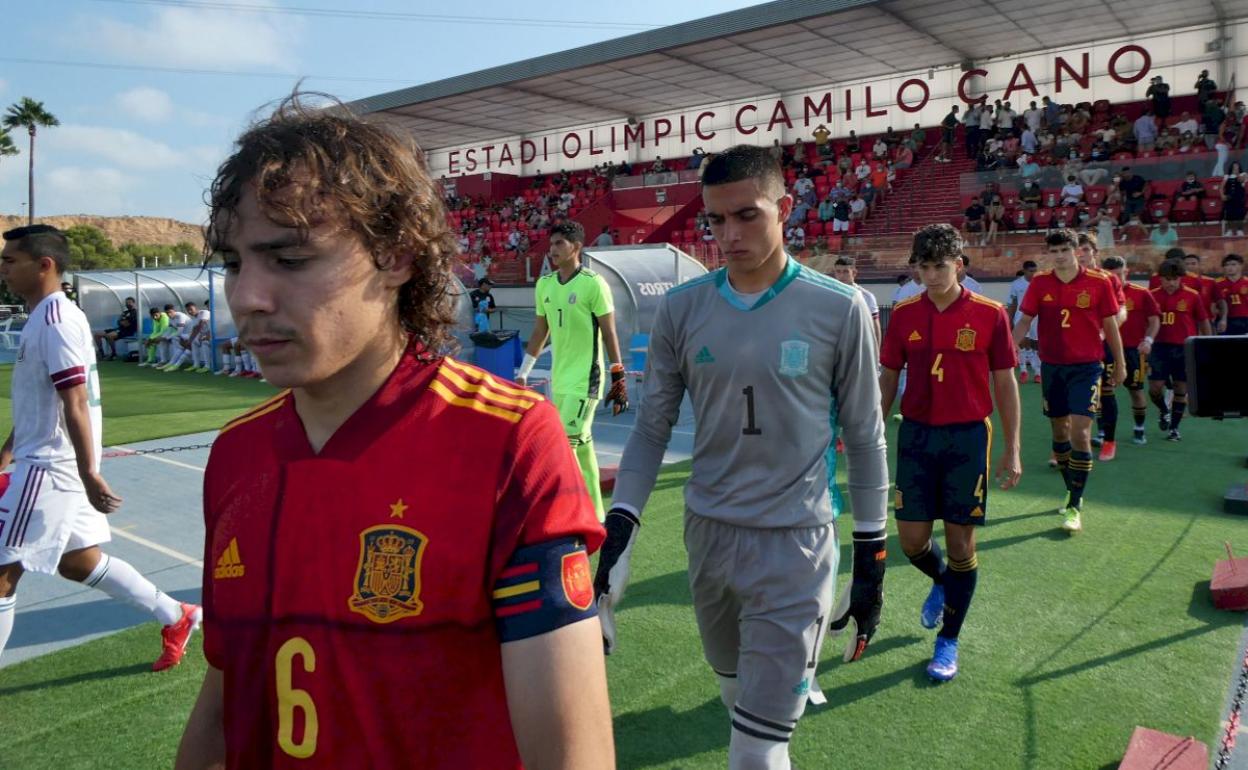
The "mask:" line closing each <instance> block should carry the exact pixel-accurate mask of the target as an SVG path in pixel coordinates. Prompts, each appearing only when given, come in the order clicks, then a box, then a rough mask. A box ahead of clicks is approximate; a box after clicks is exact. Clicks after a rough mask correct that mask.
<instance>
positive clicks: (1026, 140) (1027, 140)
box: [1019, 102, 1040, 155]
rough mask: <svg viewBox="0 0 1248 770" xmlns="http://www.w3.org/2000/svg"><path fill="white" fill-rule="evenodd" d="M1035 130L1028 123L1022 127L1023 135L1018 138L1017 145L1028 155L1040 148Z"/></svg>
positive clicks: (1033, 153)
mask: <svg viewBox="0 0 1248 770" xmlns="http://www.w3.org/2000/svg"><path fill="white" fill-rule="evenodd" d="M1032 104H1035V102H1032ZM1036 130H1037V129H1034V128H1032V127H1031V125H1030V124H1028V125H1027V126H1026V127H1025V128H1024V129H1023V135H1022V136H1021V137H1020V138H1019V145H1020V146H1021V147H1022V149H1023V152H1025V153H1027V154H1028V155H1035V154H1036V151H1037V150H1039V149H1040V140H1039V139H1037V138H1036Z"/></svg>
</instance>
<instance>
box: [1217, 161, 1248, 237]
mask: <svg viewBox="0 0 1248 770" xmlns="http://www.w3.org/2000/svg"><path fill="white" fill-rule="evenodd" d="M1246 185H1248V174H1245V173H1244V170H1243V168H1241V167H1240V165H1239V161H1235V162H1233V163H1231V167H1230V168H1229V169H1227V172H1226V176H1225V177H1224V178H1223V180H1222V201H1223V203H1222V220H1223V222H1225V225H1224V226H1223V227H1224V229H1223V231H1222V234H1223V235H1227V236H1230V235H1237V236H1241V237H1242V236H1243V234H1244V213H1245V207H1246V206H1248V201H1246V200H1245V198H1246V197H1248V195H1246V191H1245V186H1246Z"/></svg>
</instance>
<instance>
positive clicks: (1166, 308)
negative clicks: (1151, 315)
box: [1153, 285, 1209, 345]
mask: <svg viewBox="0 0 1248 770" xmlns="http://www.w3.org/2000/svg"><path fill="white" fill-rule="evenodd" d="M1153 297H1154V298H1155V299H1156V300H1157V307H1158V309H1159V310H1160V313H1161V331H1159V332H1157V340H1156V341H1157V342H1161V343H1164V344H1166V345H1182V344H1183V341H1184V340H1186V339H1187V338H1188V337H1195V336H1196V334H1197V333H1198V331H1199V329H1200V322H1201V321H1208V320H1209V311H1208V310H1207V309H1206V308H1205V301H1204V300H1203V299H1202V298H1201V296H1200V292H1198V291H1196V290H1195V289H1193V288H1192V287H1190V286H1182V285H1181V286H1179V290H1178V291H1176V292H1175V293H1173V294H1169V293H1167V292H1166V290H1165V289H1153Z"/></svg>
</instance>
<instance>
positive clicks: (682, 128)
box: [447, 45, 1152, 174]
mask: <svg viewBox="0 0 1248 770" xmlns="http://www.w3.org/2000/svg"><path fill="white" fill-rule="evenodd" d="M1128 54H1135V55H1136V57H1138V59H1137V60H1136V61H1135V62H1124V61H1123V57H1124V56H1126V55H1128ZM1151 69H1152V56H1150V55H1149V53H1148V51H1147V50H1146V49H1145V48H1144V47H1143V46H1139V45H1124V46H1121V47H1119V48H1117V49H1116V50H1115V51H1114V52H1113V53H1111V54H1110V56H1109V59H1108V60H1107V62H1106V72H1107V74H1108V75H1109V77H1110V78H1112V79H1113V80H1114V81H1115V82H1118V83H1121V84H1124V85H1129V84H1131V83H1136V82H1139V81H1141V80H1143V79H1144V78H1145V77H1147V76H1148V73H1149V72H1150V71H1151ZM1053 70H1054V81H1053V92H1054V93H1055V94H1061V93H1062V90H1063V88H1069V87H1071V84H1072V83H1073V84H1074V85H1075V86H1078V88H1080V89H1083V90H1087V89H1088V88H1089V87H1090V84H1091V77H1092V72H1091V54H1090V53H1088V52H1083V53H1080V54H1077V55H1074V56H1071V58H1069V59H1068V58H1066V57H1065V56H1055V57H1054V60H1053ZM1132 70H1134V71H1132ZM989 74H990V73H989V72H988V71H987V70H985V69H980V68H974V69H968V70H966V71H964V72H963V73H962V75H961V77H960V78H959V79H958V84H957V93H958V100H959V101H960V102H962V103H963V104H966V105H972V104H982V103H984V102H986V101H987V100H988V98H989V95H988V94H975V93H972V87H973V85H974V84H973V81H974V80H975V79H976V78H986V77H988V76H989ZM856 93H857V96H858V97H859V98H855V95H856ZM1014 94H1020V95H1022V94H1025V95H1027V97H1028V98H1031V99H1039V98H1040V96H1041V94H1040V89H1039V88H1037V87H1036V80H1035V78H1033V77H1032V74H1031V73H1030V72H1029V71H1028V69H1027V65H1026V63H1025V62H1022V61H1020V62H1018V63H1017V64H1016V65H1015V66H1014V71H1013V74H1012V75H1011V76H1010V80H1009V84H1008V85H1007V86H1006V88H1005V91H1004V92H1003V93H1002V94H1001V96H1000V98H1001V100H1002V101H1009V100H1010V98H1011V97H1012V96H1013V95H1014ZM833 95H834V92H833V91H823V92H821V93H813V94H807V95H805V96H803V97H801V98H802V106H801V114H800V115H798V114H797V112H796V110H793V112H790V105H789V103H787V102H788V101H789V100H785V99H776V100H774V101H772V102H766V103H754V102H747V103H744V104H740V105H735V106H734V108H732V109H730V110H727V111H717V110H711V109H708V110H704V111H702V112H700V113H698V114H697V115H696V116H695V115H693V114H692V113H689V114H688V115H679V116H670V117H656V118H651V119H647V120H643V121H640V122H637V123H626V124H622V125H614V126H600V127H596V128H591V129H589V130H588V131H568V132H565V133H563V134H561V135H560V134H555V135H550V136H543V137H541V138H540V139H522V140H520V141H519V142H517V143H513V142H504V143H502V144H487V145H483V146H480V147H472V148H469V149H466V150H465V149H457V150H451V151H450V152H449V153H448V154H447V171H448V173H451V174H471V173H474V172H477V171H491V170H502V169H504V168H511V169H518V168H519V166H522V165H527V164H529V163H533V162H534V161H536V160H538V159H540V160H542V161H543V162H546V161H550V160H551V159H552V158H553V159H555V161H556V162H558V160H559V159H561V158H567V159H569V160H571V159H575V158H578V157H580V156H581V155H583V154H584V155H589V156H596V155H604V154H606V153H608V152H612V153H614V152H616V151H618V150H624V151H628V150H629V149H631V148H633V147H642V148H645V147H646V146H647V142H648V143H649V145H650V146H654V147H657V146H658V144H659V141H660V140H663V139H666V138H670V137H679V139H680V143H681V144H682V145H683V144H687V143H689V142H708V141H710V140H711V139H714V138H715V136H716V134H717V133H718V131H717V130H715V129H713V128H711V127H710V126H712V125H717V122H716V121H717V119H720V118H722V117H723V116H724V115H725V114H730V115H731V116H732V129H734V130H735V132H736V134H738V135H739V136H741V137H747V136H751V135H753V134H756V133H758V131H760V130H762V131H764V132H765V133H772V132H774V131H775V130H776V127H777V126H779V127H781V128H787V129H789V130H793V129H794V128H795V126H796V122H797V121H799V120H800V121H801V124H802V125H803V126H805V127H809V126H810V125H812V124H815V125H818V124H820V123H823V124H825V125H828V126H829V127H831V125H832V124H833V123H834V120H835V118H834V112H833V107H832V103H833ZM843 97H844V98H843V100H842V102H841V109H839V110H837V111H836V113H835V114H836V115H840V114H842V113H843V114H844V117H845V120H846V121H849V120H852V119H853V117H854V115H855V114H856V113H858V112H859V111H860V110H861V111H862V114H864V115H865V116H866V117H868V118H875V117H880V116H883V115H888V114H889V111H890V109H892V108H896V109H897V110H900V111H901V112H903V113H916V112H919V111H920V110H922V109H923V108H924V107H926V106H927V104H928V103H929V102H930V101H931V91H930V89H929V87H928V85H927V82H926V81H925V80H923V79H922V78H917V77H914V78H910V79H908V80H905V81H902V83H901V84H900V85H899V86H897V91H896V93H895V94H891V95H890V97H888V98H890V101H887V102H881V101H879V99H880V98H881V95H880V93H879V91H878V90H876V87H875V86H871V85H867V86H859V87H858V88H852V89H851V88H846V89H844V91H843ZM791 99H792V101H793V102H794V103H795V102H796V97H793V98H791ZM763 115H768V116H769V117H768V119H767V122H766V124H765V125H764V123H763V122H762V121H761V120H760V118H761V116H763Z"/></svg>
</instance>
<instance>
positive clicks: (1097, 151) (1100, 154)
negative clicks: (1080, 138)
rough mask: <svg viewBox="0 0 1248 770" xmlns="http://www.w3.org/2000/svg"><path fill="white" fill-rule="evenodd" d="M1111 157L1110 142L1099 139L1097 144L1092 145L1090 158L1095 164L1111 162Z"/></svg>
mask: <svg viewBox="0 0 1248 770" xmlns="http://www.w3.org/2000/svg"><path fill="white" fill-rule="evenodd" d="M1109 156H1110V151H1109V143H1108V142H1106V141H1105V140H1104V139H1099V138H1098V139H1097V140H1096V141H1095V142H1093V143H1092V149H1091V151H1090V157H1091V159H1092V162H1093V163H1101V162H1104V161H1107V160H1109Z"/></svg>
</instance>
